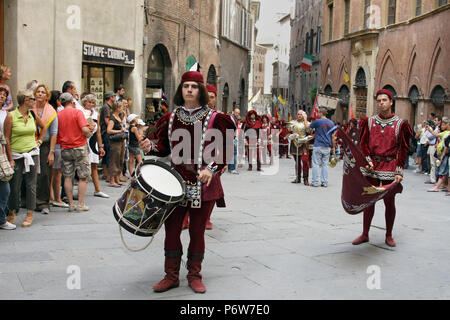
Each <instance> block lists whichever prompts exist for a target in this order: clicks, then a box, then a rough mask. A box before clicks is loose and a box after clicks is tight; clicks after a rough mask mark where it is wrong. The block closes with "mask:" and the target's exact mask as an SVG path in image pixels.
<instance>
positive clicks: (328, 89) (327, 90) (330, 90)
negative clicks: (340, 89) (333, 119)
mask: <svg viewBox="0 0 450 320" xmlns="http://www.w3.org/2000/svg"><path fill="white" fill-rule="evenodd" d="M324 92H325V94H326V95H327V96H331V95H332V93H333V89H332V88H331V86H330V85H329V84H327V86H326V87H325V90H324Z"/></svg>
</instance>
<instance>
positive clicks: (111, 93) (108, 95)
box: [105, 91, 116, 100]
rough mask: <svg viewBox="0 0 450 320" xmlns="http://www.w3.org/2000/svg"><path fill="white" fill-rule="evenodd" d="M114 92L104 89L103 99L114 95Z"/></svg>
mask: <svg viewBox="0 0 450 320" xmlns="http://www.w3.org/2000/svg"><path fill="white" fill-rule="evenodd" d="M115 95H116V94H115V93H114V92H112V91H106V92H105V99H106V100H108V99H109V98H111V97H113V96H115Z"/></svg>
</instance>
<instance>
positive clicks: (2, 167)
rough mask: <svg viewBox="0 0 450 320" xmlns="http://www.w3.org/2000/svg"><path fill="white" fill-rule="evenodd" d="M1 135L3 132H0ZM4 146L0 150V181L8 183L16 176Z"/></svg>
mask: <svg viewBox="0 0 450 320" xmlns="http://www.w3.org/2000/svg"><path fill="white" fill-rule="evenodd" d="M0 133H1V132H0ZM4 148H5V147H4V146H3V145H2V147H1V148H0V150H1V154H0V181H3V182H7V181H9V180H11V179H12V177H13V175H14V169H13V168H12V167H11V163H9V160H8V156H7V155H6V152H5V150H4Z"/></svg>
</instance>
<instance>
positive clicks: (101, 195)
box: [94, 191, 109, 198]
mask: <svg viewBox="0 0 450 320" xmlns="http://www.w3.org/2000/svg"><path fill="white" fill-rule="evenodd" d="M94 197H100V198H109V196H108V195H107V194H106V193H104V192H101V191H100V192H94Z"/></svg>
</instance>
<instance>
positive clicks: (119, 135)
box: [109, 132, 127, 142]
mask: <svg viewBox="0 0 450 320" xmlns="http://www.w3.org/2000/svg"><path fill="white" fill-rule="evenodd" d="M126 137H127V133H126V132H121V133H116V134H112V135H110V136H109V140H110V141H113V142H117V141H122V140H123V139H125V138H126Z"/></svg>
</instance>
